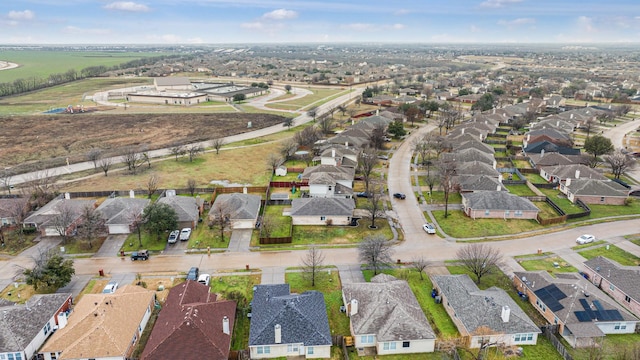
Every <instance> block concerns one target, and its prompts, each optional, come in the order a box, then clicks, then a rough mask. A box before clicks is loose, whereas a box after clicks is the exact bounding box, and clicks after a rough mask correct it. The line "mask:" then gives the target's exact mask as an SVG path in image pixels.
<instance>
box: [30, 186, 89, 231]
mask: <svg viewBox="0 0 640 360" xmlns="http://www.w3.org/2000/svg"><path fill="white" fill-rule="evenodd" d="M95 203H96V201H95V200H84V199H69V198H68V196H67V194H65V195H64V197H63V195H60V196H58V197H57V198H55V199H53V200H51V201H49V202H48V203H47V204H46V205H45V206H43V207H41V208H40V209H38V210H36V212H34V213H33V214H31V215H29V216H28V217H27V218H26V219H24V226H25V227H35V228H36V229H37V230H38V231H39V232H40V234H41V235H42V236H61V234H67V235H71V234H72V233H73V231H74V230H75V228H76V226H77V225H78V224H79V223H80V222H81V221H82V209H83V208H84V207H85V206H94V205H95Z"/></svg>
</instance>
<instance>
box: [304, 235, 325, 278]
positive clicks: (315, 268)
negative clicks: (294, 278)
mask: <svg viewBox="0 0 640 360" xmlns="http://www.w3.org/2000/svg"><path fill="white" fill-rule="evenodd" d="M323 264H324V254H323V253H322V251H320V249H318V247H317V246H315V245H312V246H311V247H309V250H307V253H306V255H305V256H304V257H303V258H302V271H303V273H302V274H303V277H304V278H306V279H308V280H311V286H312V287H315V286H316V278H317V277H318V275H319V273H320V270H321V269H322V265H323Z"/></svg>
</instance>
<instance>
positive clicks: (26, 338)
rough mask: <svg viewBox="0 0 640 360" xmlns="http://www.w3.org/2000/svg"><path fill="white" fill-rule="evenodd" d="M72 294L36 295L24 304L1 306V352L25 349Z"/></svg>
mask: <svg viewBox="0 0 640 360" xmlns="http://www.w3.org/2000/svg"><path fill="white" fill-rule="evenodd" d="M70 296H71V294H64V293H61V294H45V295H34V296H33V297H32V298H31V299H29V300H28V301H27V302H26V303H25V304H24V305H8V306H4V307H0V353H4V352H19V351H23V350H25V348H26V347H27V346H28V345H29V343H30V342H31V341H33V339H34V338H35V337H36V336H37V335H38V334H39V333H40V332H41V331H42V329H43V328H44V326H45V324H46V323H47V322H49V320H50V319H51V318H52V317H53V315H54V314H55V313H56V312H57V311H58V310H59V309H60V308H61V307H62V306H63V305H64V303H65V301H67V299H68V298H69V297H70Z"/></svg>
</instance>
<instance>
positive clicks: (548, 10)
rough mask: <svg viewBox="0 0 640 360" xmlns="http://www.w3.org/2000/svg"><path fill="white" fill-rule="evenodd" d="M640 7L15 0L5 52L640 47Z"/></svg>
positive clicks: (591, 2)
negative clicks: (75, 47) (19, 47)
mask: <svg viewBox="0 0 640 360" xmlns="http://www.w3.org/2000/svg"><path fill="white" fill-rule="evenodd" d="M638 39H640V1H639V0H598V1H596V0H579V1H578V0H438V1H433V0H341V1H338V0H314V1H309V0H153V1H151V0H149V1H138V0H134V1H110V0H104V1H101V0H17V1H6V0H3V1H1V2H0V44H123V43H124V44H199V43H201V44H225V43H226V44H228V43H300V42H313V43H338V42H368V43H371V42H374V43H378V42H382V43H384V42H388V43H416V42H419V43H486V42H496V43H590V42H597V43H601V42H607V43H611V42H638V41H639V40H638Z"/></svg>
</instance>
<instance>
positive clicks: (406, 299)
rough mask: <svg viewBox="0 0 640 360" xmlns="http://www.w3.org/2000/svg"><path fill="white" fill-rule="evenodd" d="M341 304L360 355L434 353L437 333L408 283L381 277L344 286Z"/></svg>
mask: <svg viewBox="0 0 640 360" xmlns="http://www.w3.org/2000/svg"><path fill="white" fill-rule="evenodd" d="M342 301H343V303H344V304H345V311H346V314H347V316H349V320H350V329H351V335H352V336H353V337H354V340H355V347H356V349H358V352H359V353H361V352H364V353H367V354H371V352H372V351H373V350H375V352H376V354H377V355H390V354H412V353H427V352H433V351H434V348H435V339H436V336H435V333H434V332H433V329H432V328H431V325H429V321H428V320H427V317H426V316H425V315H424V312H423V311H422V308H421V307H420V304H418V300H416V297H415V295H414V294H413V292H412V291H411V288H410V287H409V284H408V283H407V282H406V281H404V280H398V279H396V278H395V277H393V276H391V275H387V274H379V275H376V276H374V277H373V278H371V282H368V283H344V284H342ZM374 355H375V354H374Z"/></svg>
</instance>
